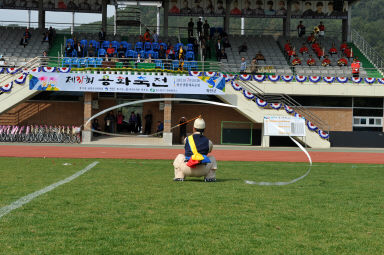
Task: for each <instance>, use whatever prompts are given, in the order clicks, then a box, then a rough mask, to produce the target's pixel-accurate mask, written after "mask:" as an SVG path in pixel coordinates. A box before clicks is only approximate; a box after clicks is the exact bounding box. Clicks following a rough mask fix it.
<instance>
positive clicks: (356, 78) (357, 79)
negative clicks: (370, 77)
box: [351, 77, 363, 83]
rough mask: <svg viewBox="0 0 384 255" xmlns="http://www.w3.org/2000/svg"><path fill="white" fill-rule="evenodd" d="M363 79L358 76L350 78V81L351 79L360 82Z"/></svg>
mask: <svg viewBox="0 0 384 255" xmlns="http://www.w3.org/2000/svg"><path fill="white" fill-rule="evenodd" d="M362 80H363V79H361V78H360V77H352V78H351V81H353V82H354V83H361V81H362Z"/></svg>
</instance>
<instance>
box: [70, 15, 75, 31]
mask: <svg viewBox="0 0 384 255" xmlns="http://www.w3.org/2000/svg"><path fill="white" fill-rule="evenodd" d="M74 32H75V13H74V12H72V24H71V35H73V33H74Z"/></svg>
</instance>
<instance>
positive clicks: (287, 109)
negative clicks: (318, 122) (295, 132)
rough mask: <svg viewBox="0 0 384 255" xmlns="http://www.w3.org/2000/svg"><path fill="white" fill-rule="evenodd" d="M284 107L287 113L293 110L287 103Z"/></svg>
mask: <svg viewBox="0 0 384 255" xmlns="http://www.w3.org/2000/svg"><path fill="white" fill-rule="evenodd" d="M284 109H285V111H286V112H287V113H293V112H294V110H293V109H292V108H291V107H289V106H288V105H284Z"/></svg>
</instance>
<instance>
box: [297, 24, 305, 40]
mask: <svg viewBox="0 0 384 255" xmlns="http://www.w3.org/2000/svg"><path fill="white" fill-rule="evenodd" d="M297 35H298V36H299V37H302V36H303V35H305V26H304V25H303V21H302V20H300V22H299V25H297Z"/></svg>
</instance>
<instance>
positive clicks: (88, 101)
mask: <svg viewBox="0 0 384 255" xmlns="http://www.w3.org/2000/svg"><path fill="white" fill-rule="evenodd" d="M92 94H93V93H92V92H85V93H84V123H83V125H84V130H83V133H82V138H83V139H82V140H83V143H89V142H91V140H92V131H91V123H88V125H85V123H86V122H87V121H88V120H89V119H90V118H91V117H92Z"/></svg>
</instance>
